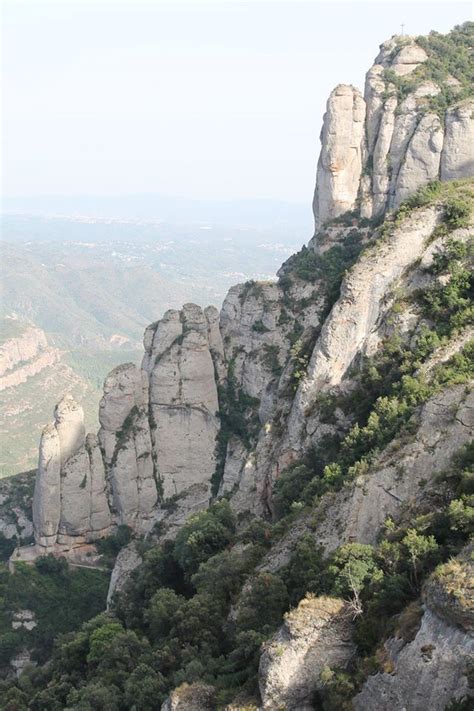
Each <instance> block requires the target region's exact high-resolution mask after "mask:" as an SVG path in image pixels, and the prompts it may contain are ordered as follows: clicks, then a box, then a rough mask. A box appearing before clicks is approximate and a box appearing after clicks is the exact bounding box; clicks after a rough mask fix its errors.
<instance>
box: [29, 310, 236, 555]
mask: <svg viewBox="0 0 474 711" xmlns="http://www.w3.org/2000/svg"><path fill="white" fill-rule="evenodd" d="M145 349H146V352H145V357H144V360H143V368H142V369H140V368H137V367H136V366H135V365H133V364H131V363H129V364H125V365H121V366H118V367H117V368H115V369H114V370H113V371H112V372H111V373H110V374H109V375H108V377H107V378H106V380H105V383H104V395H103V398H102V400H101V402H100V407H99V421H100V425H101V427H100V430H99V433H98V436H97V437H96V436H95V435H88V436H87V437H86V436H85V430H84V418H83V412H82V408H80V406H79V405H78V404H77V403H76V402H75V401H74V399H73V398H72V397H71V396H66V397H64V398H63V399H62V400H61V401H60V403H59V404H58V406H57V407H56V410H55V421H54V423H53V424H51V425H48V426H47V427H46V428H45V429H44V432H43V436H42V440H41V444H40V459H39V468H38V473H37V480H36V487H35V496H34V503H33V511H34V515H33V518H34V529H35V538H36V542H37V544H38V546H39V547H40V549H44V548H46V549H54V547H55V546H56V547H59V548H60V549H61V550H67V549H70V548H74V547H75V546H78V545H82V544H83V543H85V542H89V541H93V540H95V539H97V538H99V537H101V536H103V535H105V534H106V533H108V532H109V531H110V530H111V526H113V525H127V526H130V527H131V528H132V529H134V530H135V531H137V532H139V533H144V532H146V531H147V530H149V529H150V528H151V527H152V526H153V525H154V524H155V523H157V522H160V521H161V520H162V519H163V518H166V519H169V521H168V523H167V525H169V526H170V527H171V529H173V527H174V526H175V525H177V524H176V522H175V521H174V519H175V518H176V520H177V521H182V520H184V519H183V517H184V518H186V516H187V515H189V513H190V512H191V511H196V510H200V509H201V508H203V507H205V506H207V505H208V502H209V497H210V482H211V477H212V475H213V473H214V471H215V467H216V459H215V448H216V436H217V433H218V431H219V418H218V410H219V402H218V396H217V387H218V384H219V382H224V379H225V372H226V370H225V359H224V348H223V344H222V338H221V335H220V330H219V327H218V312H217V310H216V309H215V308H213V307H210V308H208V309H206V310H205V311H203V310H202V309H201V308H200V307H198V306H195V305H194V304H187V305H186V306H184V307H183V310H182V311H181V312H178V311H168V312H167V313H166V314H165V316H164V318H163V319H162V320H161V321H159V322H157V323H156V324H153V325H152V326H151V327H150V328H149V329H147V331H146V333H145ZM159 494H160V495H161V497H162V499H163V498H164V499H166V498H169V497H171V496H173V497H174V496H177V497H179V499H180V501H179V505H178V504H177V505H176V509H177V513H176V515H175V516H174V517H173V516H170V515H169V511H168V509H164V511H165V513H164V514H163V515H162V514H160V507H159V506H158V505H157V504H158V496H159Z"/></svg>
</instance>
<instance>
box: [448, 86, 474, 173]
mask: <svg viewBox="0 0 474 711" xmlns="http://www.w3.org/2000/svg"><path fill="white" fill-rule="evenodd" d="M473 115H474V101H473V100H472V99H468V100H466V101H463V102H461V103H459V104H457V105H456V106H453V107H452V108H450V109H448V110H447V112H446V129H445V138H444V146H443V152H442V154H441V180H456V179H458V178H468V177H470V176H471V175H473V174H474V119H473Z"/></svg>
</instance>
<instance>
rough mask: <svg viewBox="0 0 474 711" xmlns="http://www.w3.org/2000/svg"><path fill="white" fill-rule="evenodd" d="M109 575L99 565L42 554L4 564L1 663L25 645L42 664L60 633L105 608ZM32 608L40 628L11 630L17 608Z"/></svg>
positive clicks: (0, 585) (1, 570) (0, 583)
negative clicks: (73, 563) (27, 560)
mask: <svg viewBox="0 0 474 711" xmlns="http://www.w3.org/2000/svg"><path fill="white" fill-rule="evenodd" d="M107 588H108V575H107V574H105V573H104V572H103V571H100V570H90V569H83V568H77V569H74V570H72V569H70V568H69V567H68V565H67V563H66V562H65V560H64V559H57V558H53V557H52V556H47V557H44V558H38V559H37V561H36V563H35V565H34V566H29V565H27V564H25V563H16V564H15V573H14V574H13V575H12V574H11V573H9V572H8V569H7V567H6V566H3V565H2V566H1V567H0V666H4V665H5V664H8V662H9V660H10V659H11V658H12V657H13V656H14V655H15V654H16V653H17V652H18V651H20V650H21V649H22V648H23V647H24V646H27V647H29V648H30V649H31V650H32V659H33V660H34V661H37V662H40V663H43V662H45V661H46V660H47V659H48V658H49V656H50V655H51V652H52V649H53V643H54V640H55V639H56V638H57V636H58V635H60V634H63V633H65V632H69V631H71V630H75V629H78V627H79V626H80V625H81V624H82V623H83V622H84V621H85V620H88V619H89V618H91V617H94V615H97V614H98V613H99V612H100V611H101V610H103V609H104V608H105V601H106V596H107ZM21 610H31V611H32V612H33V613H34V615H35V622H36V623H37V624H36V627H34V628H33V629H32V630H28V629H26V628H24V627H19V628H18V629H12V618H13V616H14V614H15V612H16V611H21Z"/></svg>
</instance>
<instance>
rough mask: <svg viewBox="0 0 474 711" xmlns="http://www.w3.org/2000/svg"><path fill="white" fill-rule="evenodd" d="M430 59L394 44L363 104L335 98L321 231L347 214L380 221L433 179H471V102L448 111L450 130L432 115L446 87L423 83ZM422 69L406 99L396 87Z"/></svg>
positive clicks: (324, 149)
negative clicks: (432, 101) (433, 102)
mask: <svg viewBox="0 0 474 711" xmlns="http://www.w3.org/2000/svg"><path fill="white" fill-rule="evenodd" d="M426 59H427V54H426V52H425V50H424V49H423V48H422V47H420V46H418V45H417V43H416V40H415V39H414V38H409V37H393V38H392V39H390V40H388V41H387V42H385V43H384V44H383V45H382V46H381V51H380V53H379V55H378V56H377V58H376V60H375V64H374V65H373V66H372V67H371V69H370V70H369V72H368V73H367V77H366V83H365V92H364V98H362V95H361V94H360V92H359V91H358V90H357V89H355V88H354V87H351V86H346V85H340V86H338V87H336V89H334V91H333V92H332V94H331V96H330V98H329V101H328V105H327V111H326V114H325V117H324V125H323V130H322V133H321V143H322V146H321V154H320V158H319V163H318V171H317V182H316V190H315V196H314V203H313V209H314V217H315V224H316V231H318V230H319V229H320V228H321V227H322V226H323V225H324V223H326V222H327V221H328V220H332V219H334V218H337V217H338V216H339V215H341V214H342V213H344V212H346V211H348V210H356V211H359V212H360V214H361V216H362V217H369V218H370V217H377V216H380V215H381V214H382V213H383V212H384V211H385V210H386V209H387V208H388V209H392V208H396V207H398V206H399V205H400V203H401V202H402V201H403V200H405V199H406V198H407V197H408V196H409V195H411V194H412V193H413V192H415V191H416V190H417V189H418V188H419V187H421V186H423V185H426V184H427V183H428V182H430V181H431V180H434V179H437V178H440V179H441V180H453V179H457V178H464V177H469V176H470V175H472V173H473V168H474V147H473V146H474V140H473V135H474V134H473V132H474V119H473V112H472V99H468V100H465V101H463V100H461V101H460V102H459V103H458V104H457V105H455V106H453V107H451V108H450V109H448V111H447V112H446V117H445V121H444V123H445V126H444V129H443V126H442V122H441V120H440V117H439V116H438V114H437V113H436V112H435V111H430V110H429V106H430V104H429V99H430V97H433V96H436V95H437V94H439V93H440V91H441V90H442V88H443V87H442V86H441V85H439V84H437V83H436V82H434V81H432V80H431V79H430V78H429V77H428V74H426V78H424V75H423V71H422V65H423V63H424V62H425V61H426ZM420 68H421V69H420ZM415 70H418V72H419V77H420V78H419V80H418V81H414V82H413V87H412V88H411V91H409V93H408V95H407V96H405V97H404V98H403V96H402V95H399V93H398V92H397V85H396V83H394V82H396V81H398V80H399V78H409V77H411V75H412V74H413V73H414V72H415ZM390 72H392V73H393V80H392V76H391V74H390ZM427 109H428V110H427Z"/></svg>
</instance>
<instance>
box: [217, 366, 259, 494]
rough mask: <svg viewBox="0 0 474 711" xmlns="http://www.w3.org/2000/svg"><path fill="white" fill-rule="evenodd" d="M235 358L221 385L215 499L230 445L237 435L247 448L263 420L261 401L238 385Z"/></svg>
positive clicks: (253, 439)
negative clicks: (260, 416)
mask: <svg viewBox="0 0 474 711" xmlns="http://www.w3.org/2000/svg"><path fill="white" fill-rule="evenodd" d="M234 367H235V358H234V359H232V360H231V361H230V362H229V363H228V366H227V383H226V385H225V386H218V389H217V392H218V398H219V418H220V421H221V422H220V424H221V426H220V430H219V434H218V435H217V443H216V460H217V463H216V471H215V472H214V475H213V477H212V480H211V488H212V494H213V495H214V496H215V495H216V494H217V492H218V490H219V485H220V482H221V480H222V477H223V475H224V464H225V458H226V453H227V445H228V443H229V440H230V439H231V437H233V436H234V435H235V436H236V437H238V438H239V439H240V441H241V442H242V443H243V445H244V446H245V447H247V449H250V447H251V445H252V442H254V441H255V438H256V436H257V434H258V431H259V428H260V421H259V419H258V412H257V410H258V406H259V400H258V399H257V398H253V397H250V395H247V394H246V393H245V392H244V391H243V390H242V388H241V387H239V385H238V384H237V380H236V378H235V375H234Z"/></svg>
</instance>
